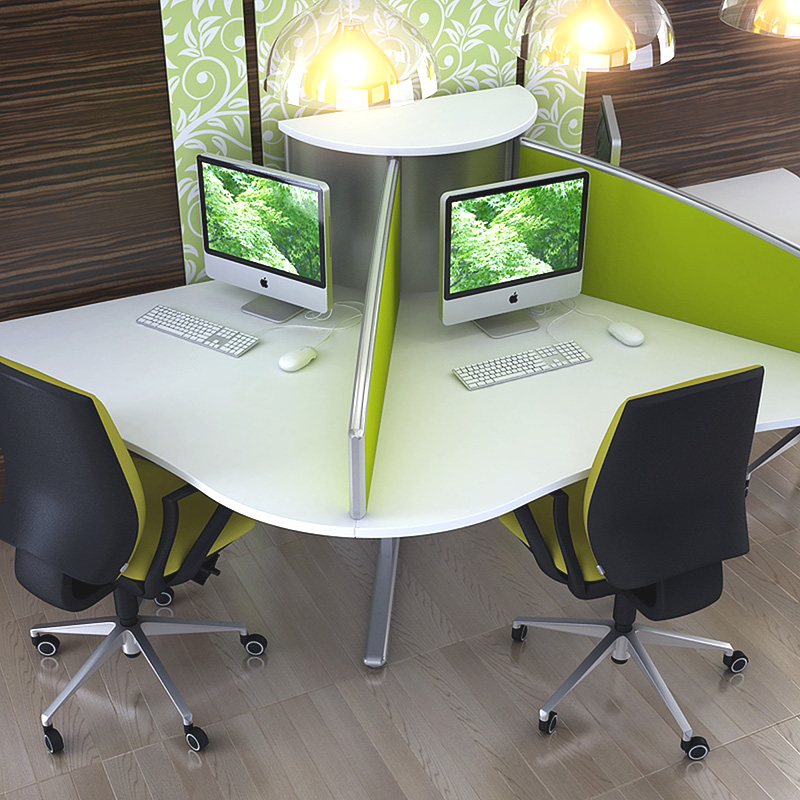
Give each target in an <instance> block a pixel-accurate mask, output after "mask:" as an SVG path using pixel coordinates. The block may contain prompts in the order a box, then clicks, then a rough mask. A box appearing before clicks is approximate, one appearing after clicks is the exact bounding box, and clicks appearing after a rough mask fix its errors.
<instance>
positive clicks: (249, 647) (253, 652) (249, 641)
mask: <svg viewBox="0 0 800 800" xmlns="http://www.w3.org/2000/svg"><path fill="white" fill-rule="evenodd" d="M239 641H240V642H241V643H242V645H243V646H244V649H245V650H246V651H247V655H249V656H260V655H263V653H264V651H265V650H266V649H267V640H266V637H264V636H262V635H261V634H260V633H248V634H247V635H246V636H240V637H239Z"/></svg>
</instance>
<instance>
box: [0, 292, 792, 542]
mask: <svg viewBox="0 0 800 800" xmlns="http://www.w3.org/2000/svg"><path fill="white" fill-rule="evenodd" d="M341 294H342V293H341V291H339V292H338V294H337V299H340V298H341ZM350 295H352V293H350ZM246 296H247V293H246V292H244V290H241V289H237V288H235V287H231V286H226V285H225V284H220V283H217V282H214V281H209V282H205V283H200V284H193V285H191V286H181V287H178V288H175V289H167V290H165V291H160V292H153V293H151V294H145V295H138V296H135V297H127V298H123V299H120V300H112V301H109V302H105V303H97V304H95V305H90V306H82V307H79V308H72V309H67V310H64V311H56V312H52V313H48V314H41V315H39V316H35V317H25V318H22V319H16V320H10V321H7V322H3V323H0V353H2V355H3V356H5V357H7V358H11V359H14V360H17V361H20V362H22V363H24V364H26V365H28V366H31V367H33V368H35V369H38V370H41V371H43V372H45V373H47V374H49V375H52V376H54V377H56V378H58V379H60V380H63V381H65V382H67V383H71V384H74V385H76V386H79V387H80V388H83V389H86V390H88V391H90V392H93V393H94V394H96V395H97V396H98V397H99V398H100V400H101V401H102V402H103V403H104V404H105V405H106V406H107V408H108V410H109V412H110V414H111V416H112V419H114V421H115V423H116V424H117V427H118V428H119V430H120V433H121V435H122V437H123V439H124V440H125V442H126V444H127V445H128V446H129V447H130V448H131V449H132V450H133V451H134V452H137V453H140V454H141V455H144V456H146V457H148V458H151V459H152V460H154V461H156V462H157V463H159V464H162V465H163V466H165V467H167V468H168V469H170V470H171V471H173V472H175V473H176V474H178V475H180V476H182V477H183V478H185V479H186V480H187V481H188V482H190V483H192V484H193V485H195V486H197V487H198V488H199V489H201V490H203V491H204V492H206V493H207V494H208V495H209V496H210V497H212V498H214V499H215V500H217V501H218V502H221V503H223V504H225V505H227V506H228V507H230V508H232V509H234V510H235V511H239V512H241V513H243V514H247V515H248V516H251V517H253V518H254V519H258V520H260V521H262V522H266V523H269V524H273V525H279V526H282V527H286V528H291V529H293V530H298V531H304V532H307V533H317V534H324V535H326V536H347V537H354V536H355V537H363V538H382V537H392V538H393V537H403V536H416V535H421V534H426V533H437V532H441V531H447V530H453V529H456V528H461V527H463V526H465V525H473V524H476V523H479V522H483V521H485V520H488V519H493V518H494V517H496V516H498V515H499V514H502V513H504V512H505V511H508V510H510V509H513V508H516V507H517V506H519V505H522V504H523V503H525V502H528V501H530V500H533V499H535V498H536V497H540V496H541V495H543V494H545V493H547V492H548V491H551V490H553V489H556V488H558V487H561V486H564V485H566V484H568V483H571V482H572V481H575V480H578V479H579V478H582V477H585V475H586V473H587V471H588V469H589V466H590V465H591V462H592V459H593V458H594V454H595V451H596V449H597V447H598V445H599V443H600V440H601V439H602V436H603V434H604V433H605V430H606V428H607V427H608V425H609V422H610V420H611V418H612V416H613V414H614V411H615V410H616V408H617V407H618V406H619V405H620V403H621V402H622V401H623V400H624V399H626V398H627V397H629V396H631V395H633V394H638V393H641V392H645V391H649V390H651V389H655V388H660V387H663V386H667V385H670V384H672V383H677V382H679V381H683V380H686V379H688V378H692V377H696V376H698V375H704V374H710V373H713V372H719V371H722V370H727V369H733V368H736V367H743V366H748V365H750V364H763V365H764V366H765V367H766V378H765V383H764V391H763V397H762V402H761V408H760V411H759V417H758V430H769V429H773V428H785V427H791V426H795V425H800V400H799V399H798V394H797V392H798V386H800V353H793V352H790V351H788V350H782V349H780V348H776V347H771V346H769V345H765V344H761V343H758V342H754V341H751V340H748V339H742V338H739V337H736V336H730V335H728V334H724V333H719V332H717V331H712V330H709V329H707V328H701V327H699V326H696V325H690V324H688V323H685V322H679V321H677V320H673V319H669V318H667V317H661V316H658V315H656V314H649V313H647V312H644V311H638V310H636V309H633V308H628V307H626V306H619V305H617V304H615V303H609V302H607V301H604V300H598V299H596V298H592V297H585V296H581V297H580V298H579V301H578V305H579V308H581V309H582V310H584V311H587V312H592V313H600V314H605V315H606V316H609V317H611V318H613V319H621V320H624V321H625V322H630V323H633V324H634V325H636V326H637V327H639V328H640V329H641V330H642V331H644V333H645V336H646V341H645V343H644V344H643V345H642V346H641V347H637V348H629V347H625V346H624V345H622V344H620V343H619V342H618V341H616V340H615V339H613V338H612V337H611V336H610V335H609V334H608V333H607V331H606V327H607V323H605V321H604V320H601V319H597V318H592V317H584V316H580V315H578V314H571V315H570V316H569V317H566V318H564V319H563V320H561V321H560V322H557V323H556V324H555V325H554V326H553V327H552V329H551V330H552V333H553V334H554V335H555V336H557V337H558V338H562V339H570V338H574V339H576V340H577V341H578V342H579V343H580V344H581V345H582V346H583V347H584V348H585V349H586V350H588V352H589V353H590V354H591V355H592V357H593V361H591V362H590V363H587V364H580V365H576V366H572V367H568V368H566V369H561V370H557V371H555V372H549V373H545V374H542V375H536V376H533V377H529V378H524V379H522V380H518V381H513V382H511V383H506V384H500V385H497V386H493V387H489V388H485V389H478V390H476V391H472V392H470V391H467V390H466V389H465V388H464V387H463V386H462V385H461V383H460V382H459V381H458V380H457V379H456V377H455V376H454V375H452V374H451V369H452V368H453V367H456V366H460V365H462V364H464V363H467V362H470V361H479V360H481V359H483V358H489V357H493V356H497V355H501V354H504V353H510V352H516V351H519V350H524V349H527V348H530V347H538V346H541V345H543V344H546V343H547V342H548V341H551V340H550V338H549V337H548V335H547V333H546V328H547V324H548V321H549V319H550V318H551V317H545V318H544V319H542V320H540V324H541V327H540V329H539V330H538V331H535V332H533V333H528V334H521V335H519V336H512V337H508V338H506V339H490V338H489V337H487V336H485V335H484V334H482V333H481V332H480V331H478V329H477V328H476V327H475V326H474V325H471V324H469V323H464V324H463V325H454V326H450V327H445V326H443V325H442V324H441V323H440V322H439V319H438V315H437V311H436V302H435V300H436V298H435V296H434V295H432V294H418V295H409V296H406V297H404V298H403V299H402V301H401V306H400V314H399V318H398V326H397V332H396V336H395V346H394V349H393V352H392V362H391V369H390V372H389V382H388V386H387V392H386V401H385V405H384V410H383V417H382V421H381V431H380V437H379V440H378V451H377V456H376V461H375V470H374V472H373V479H372V488H371V492H370V497H369V506H368V512H367V515H366V516H365V517H364V518H363V519H361V520H358V521H355V520H353V519H352V518H351V517H350V516H349V514H348V501H349V492H348V470H347V431H348V424H349V412H350V396H351V393H352V388H353V373H354V367H355V358H356V347H357V340H358V331H359V329H358V328H349V329H345V330H339V331H336V332H335V333H334V334H333V336H332V337H331V338H330V339H329V340H328V341H327V342H326V343H325V344H324V345H322V346H321V347H320V348H319V357H318V358H317V359H316V360H315V361H313V362H312V363H311V364H310V365H309V366H308V367H306V368H305V369H303V370H301V371H300V372H296V373H285V372H282V371H281V370H280V368H279V367H278V359H279V358H280V356H281V355H282V354H283V353H285V352H286V351H288V350H291V349H293V348H295V347H298V346H300V345H304V344H310V345H315V344H317V343H318V342H319V341H320V339H322V338H323V337H324V336H325V334H326V332H327V331H326V330H325V328H326V327H327V326H329V325H330V324H331V323H330V322H325V323H313V324H314V325H315V326H318V328H319V329H317V330H315V329H314V328H313V327H312V328H306V327H299V326H298V325H292V324H291V323H285V324H283V325H280V326H273V327H269V328H267V329H265V330H263V331H262V332H261V333H260V334H259V335H260V336H261V342H260V343H259V344H258V345H256V346H255V347H254V348H253V349H252V350H250V351H248V352H247V353H245V354H244V355H243V356H242V357H241V358H238V359H235V358H231V357H229V356H225V355H223V354H221V353H218V352H215V351H213V350H208V349H207V348H203V347H200V346H198V345H194V344H191V343H189V342H185V341H182V340H180V339H176V338H175V337H171V336H167V335H166V334H163V333H159V332H158V331H153V330H149V329H148V328H145V327H143V326H141V325H137V324H136V322H135V320H136V318H137V317H138V316H140V315H141V314H142V313H144V312H145V311H147V310H148V309H149V308H151V307H152V306H154V305H156V304H157V303H162V304H165V305H171V306H173V307H175V308H178V309H180V310H183V311H188V312H190V313H193V314H196V315H198V316H202V317H205V318H207V319H210V320H213V321H215V322H220V323H223V324H228V325H231V326H232V327H238V328H239V329H240V330H245V331H246V332H250V333H255V332H257V331H258V330H259V329H260V328H263V325H262V324H261V323H260V321H259V320H257V319H256V318H255V317H250V316H248V315H246V314H243V313H242V312H241V310H240V306H241V305H242V300H243V298H244V297H246ZM350 313H351V312H350V311H349V310H348V309H342V308H338V309H337V310H336V317H335V320H334V322H335V321H336V320H340V319H342V318H343V317H344V316H347V315H349V314H350ZM557 313H558V312H557V311H554V312H552V315H557ZM300 324H302V325H308V324H311V323H308V322H305V321H303V322H302V323H300Z"/></svg>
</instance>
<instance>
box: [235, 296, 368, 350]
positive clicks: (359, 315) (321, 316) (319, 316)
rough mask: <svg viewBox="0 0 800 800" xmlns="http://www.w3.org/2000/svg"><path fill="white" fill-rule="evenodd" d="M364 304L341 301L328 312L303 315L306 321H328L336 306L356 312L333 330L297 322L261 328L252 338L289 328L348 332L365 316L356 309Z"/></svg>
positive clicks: (357, 301)
mask: <svg viewBox="0 0 800 800" xmlns="http://www.w3.org/2000/svg"><path fill="white" fill-rule="evenodd" d="M363 305H364V304H363V303H362V302H361V301H360V300H348V301H347V302H344V301H339V302H336V303H334V304H333V305H332V306H331V307H330V308H329V309H328V310H327V311H306V312H305V314H303V318H304V319H308V320H322V321H325V320H328V319H330V318H331V316H332V315H333V309H334V308H335V307H336V306H344V308H349V309H350V310H351V311H355V312H356V313H355V314H354V315H353V316H351V317H346V318H345V319H343V320H342V321H341V322H338V323H336V325H334V326H333V327H332V328H322V327H320V326H319V325H299V324H297V323H296V322H281V323H273V324H271V325H265V326H264V327H263V328H259V329H258V330H257V331H253V333H252V334H250V335H251V336H258V335H259V334H260V333H263V332H264V331H271V330H276V329H277V330H284V331H285V330H288V329H289V328H292V329H294V328H308V329H309V330H312V331H330V332H331V333H333V332H334V331H337V330H347V328H353V327H355V326H356V325H357V324H358V322H360V321H361V319H362V318H363V316H364V312H363V311H362V310H361V309H360V308H356V306H363ZM352 319H354V320H358V322H355V323H353V325H348V326H347V327H346V328H344V327H342V326H343V325H344V323H345V322H349V321H350V320H352ZM329 338H330V336H326V337H325V339H324V340H323V341H327V340H328V339H329Z"/></svg>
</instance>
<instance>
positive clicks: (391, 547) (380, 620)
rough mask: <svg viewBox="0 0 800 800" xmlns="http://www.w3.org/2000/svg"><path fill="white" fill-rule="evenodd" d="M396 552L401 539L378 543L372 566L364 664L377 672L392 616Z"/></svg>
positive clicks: (387, 640)
mask: <svg viewBox="0 0 800 800" xmlns="http://www.w3.org/2000/svg"><path fill="white" fill-rule="evenodd" d="M399 550H400V539H381V540H380V544H379V546H378V563H377V564H376V565H375V582H374V583H373V584H372V606H371V608H370V611H369V629H368V630H367V647H366V650H365V652H364V663H365V664H366V665H367V666H368V667H372V668H373V669H378V668H379V667H382V666H384V664H386V648H387V647H388V645H389V622H390V620H391V617H392V602H393V600H394V581H395V577H396V576H397V554H398V551H399Z"/></svg>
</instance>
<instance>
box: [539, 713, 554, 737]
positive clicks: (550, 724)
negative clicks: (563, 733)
mask: <svg viewBox="0 0 800 800" xmlns="http://www.w3.org/2000/svg"><path fill="white" fill-rule="evenodd" d="M556 725H558V714H556V712H555V711H551V712H550V713H549V714H548V715H547V719H542V718H541V717H539V730H540V731H541V732H542V733H546V734H548V735H549V734H551V733H552V732H553V731H554V730H555V729H556Z"/></svg>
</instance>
